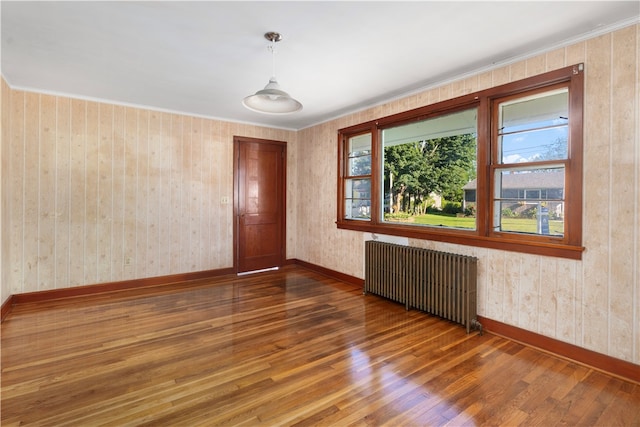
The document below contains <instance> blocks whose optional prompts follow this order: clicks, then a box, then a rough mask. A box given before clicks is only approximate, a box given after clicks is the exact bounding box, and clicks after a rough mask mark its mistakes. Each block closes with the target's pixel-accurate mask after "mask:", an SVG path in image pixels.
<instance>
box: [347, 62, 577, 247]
mask: <svg viewBox="0 0 640 427" xmlns="http://www.w3.org/2000/svg"><path fill="white" fill-rule="evenodd" d="M582 73H583V70H582V64H579V65H576V66H572V67H566V68H563V69H560V70H556V71H552V72H549V73H546V74H543V75H539V76H535V77H532V78H529V79H525V80H522V81H518V82H514V83H509V84H506V85H503V86H499V87H495V88H491V89H487V90H484V91H482V92H477V93H473V94H469V95H465V96H462V97H459V98H455V99H452V100H448V101H444V102H441V103H438V104H434V105H430V106H427V107H422V108H418V109H416V110H411V111H406V112H403V113H399V114H396V115H393V116H388V117H383V118H380V119H378V120H375V121H371V122H367V123H362V124H360V125H357V126H353V127H349V128H345V129H341V130H340V132H339V157H338V161H339V168H340V173H339V174H338V220H337V225H338V227H339V228H344V229H352V230H360V231H369V232H376V233H382V234H392V235H400V236H407V237H413V238H420V239H428V240H438V241H445V242H451V243H457V244H467V245H475V246H482V247H490V248H497V249H504V250H514V251H520V252H527V253H537V254H544V255H549V256H560V257H566V258H573V259H580V257H581V253H582V249H583V248H582V246H581V245H582V222H581V221H582V212H581V209H582V98H583V74H582Z"/></svg>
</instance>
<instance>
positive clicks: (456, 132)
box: [381, 108, 478, 229]
mask: <svg viewBox="0 0 640 427" xmlns="http://www.w3.org/2000/svg"><path fill="white" fill-rule="evenodd" d="M477 121H478V120H477V108H470V109H465V110H462V111H456V112H453V113H448V114H444V115H440V116H436V117H433V118H428V119H424V120H419V121H416V122H412V123H409V124H403V125H400V126H392V127H388V128H386V129H382V168H383V170H384V178H383V180H384V185H383V190H384V191H383V194H382V195H381V196H382V197H383V199H384V200H385V203H384V208H383V216H382V217H381V218H382V219H383V221H392V222H402V223H406V224H408V225H415V226H427V227H446V228H470V229H475V228H476V221H475V218H474V215H473V214H472V212H471V210H470V209H469V208H467V209H466V211H467V214H468V215H467V217H468V219H459V218H462V217H461V216H460V215H455V216H454V217H453V218H452V219H451V220H449V219H448V217H445V216H444V215H427V213H433V212H441V211H442V212H444V213H452V214H457V213H464V212H465V209H463V207H462V202H463V195H464V190H463V187H464V185H465V184H467V183H468V182H469V181H471V180H472V179H475V177H476V157H477V153H476V152H477V150H476V136H477V130H476V126H477Z"/></svg>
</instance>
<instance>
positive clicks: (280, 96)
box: [242, 32, 302, 114]
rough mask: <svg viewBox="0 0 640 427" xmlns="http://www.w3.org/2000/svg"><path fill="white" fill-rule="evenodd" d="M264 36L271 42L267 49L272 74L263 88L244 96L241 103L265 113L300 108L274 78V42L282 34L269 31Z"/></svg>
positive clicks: (285, 112) (293, 110)
mask: <svg viewBox="0 0 640 427" xmlns="http://www.w3.org/2000/svg"><path fill="white" fill-rule="evenodd" d="M264 38H265V39H267V40H269V41H270V42H271V44H270V45H269V47H268V49H269V50H270V51H271V57H272V61H273V74H272V75H271V78H270V79H269V83H267V85H266V86H265V87H264V89H262V90H259V91H257V92H256V93H255V94H254V95H249V96H247V97H246V98H244V99H243V100H242V105H244V106H245V107H247V108H248V109H249V110H252V111H257V112H258V113H265V114H290V113H295V112H296V111H300V110H302V104H301V103H300V102H298V101H297V100H295V99H293V98H292V97H291V96H289V94H288V93H287V92H285V91H283V90H282V89H280V85H279V84H278V81H277V80H276V43H277V42H279V41H280V40H282V35H281V34H280V33H275V32H269V33H266V34H265V35H264Z"/></svg>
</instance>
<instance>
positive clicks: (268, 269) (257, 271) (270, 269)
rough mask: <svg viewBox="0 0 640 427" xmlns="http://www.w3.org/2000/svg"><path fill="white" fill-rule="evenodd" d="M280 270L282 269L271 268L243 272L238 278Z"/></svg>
mask: <svg viewBox="0 0 640 427" xmlns="http://www.w3.org/2000/svg"><path fill="white" fill-rule="evenodd" d="M279 268H280V267H270V268H263V269H262V270H251V271H243V272H242V273H238V276H246V275H247V274H255V273H262V272H264V271H273V270H278V269H279Z"/></svg>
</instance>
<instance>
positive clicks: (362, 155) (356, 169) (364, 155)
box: [347, 133, 371, 176]
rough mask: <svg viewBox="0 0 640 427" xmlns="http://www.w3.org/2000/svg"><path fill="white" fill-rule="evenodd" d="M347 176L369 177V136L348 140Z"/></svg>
mask: <svg viewBox="0 0 640 427" xmlns="http://www.w3.org/2000/svg"><path fill="white" fill-rule="evenodd" d="M348 149H349V153H348V157H349V164H348V170H347V174H348V176H361V175H371V134H370V133H367V134H364V135H358V136H354V137H351V138H349V147H348Z"/></svg>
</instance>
